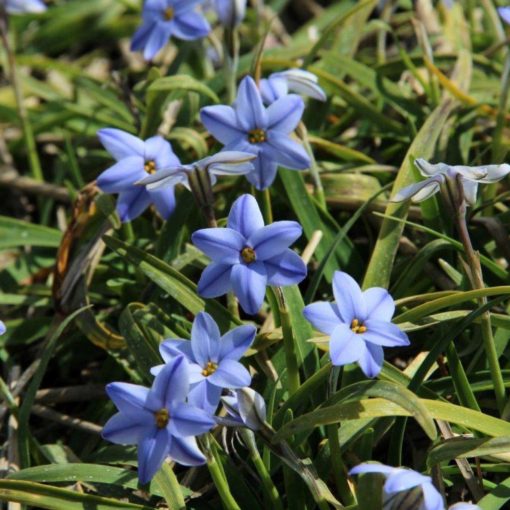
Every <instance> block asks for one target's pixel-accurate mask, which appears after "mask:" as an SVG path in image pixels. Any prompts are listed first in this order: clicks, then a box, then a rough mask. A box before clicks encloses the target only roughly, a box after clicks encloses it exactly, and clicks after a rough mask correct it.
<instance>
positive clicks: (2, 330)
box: [0, 321, 7, 335]
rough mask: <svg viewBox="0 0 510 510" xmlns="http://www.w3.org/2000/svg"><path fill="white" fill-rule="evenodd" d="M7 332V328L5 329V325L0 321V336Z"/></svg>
mask: <svg viewBox="0 0 510 510" xmlns="http://www.w3.org/2000/svg"><path fill="white" fill-rule="evenodd" d="M6 331H7V328H6V327H5V324H4V323H3V322H2V321H0V335H3V334H4V333H5V332H6Z"/></svg>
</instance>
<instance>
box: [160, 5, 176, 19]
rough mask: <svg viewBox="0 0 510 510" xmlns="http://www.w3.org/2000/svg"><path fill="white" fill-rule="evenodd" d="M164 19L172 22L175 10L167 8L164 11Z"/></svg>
mask: <svg viewBox="0 0 510 510" xmlns="http://www.w3.org/2000/svg"><path fill="white" fill-rule="evenodd" d="M163 17H164V18H165V20H166V21H170V20H172V19H173V18H174V9H173V7H167V8H166V9H165V10H164V11H163Z"/></svg>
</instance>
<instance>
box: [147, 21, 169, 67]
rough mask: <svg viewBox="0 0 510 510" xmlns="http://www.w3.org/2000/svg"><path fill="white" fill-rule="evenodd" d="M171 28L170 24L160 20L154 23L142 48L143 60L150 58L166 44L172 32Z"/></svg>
mask: <svg viewBox="0 0 510 510" xmlns="http://www.w3.org/2000/svg"><path fill="white" fill-rule="evenodd" d="M172 28H173V27H172V24H167V23H163V22H160V21H157V22H156V23H154V26H153V29H152V32H151V33H150V35H149V37H148V39H147V43H146V45H145V48H144V50H143V58H144V59H145V60H152V59H153V58H154V57H155V56H156V55H157V54H158V53H159V51H160V50H161V49H162V48H163V47H164V46H165V45H166V44H167V42H168V40H169V39H170V36H171V34H172Z"/></svg>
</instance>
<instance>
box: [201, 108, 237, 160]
mask: <svg viewBox="0 0 510 510" xmlns="http://www.w3.org/2000/svg"><path fill="white" fill-rule="evenodd" d="M200 119H201V120H202V123H203V124H204V126H205V128H206V129H207V131H209V133H211V135H213V136H214V138H216V140H218V142H220V143H222V144H224V145H226V144H230V143H232V142H234V141H236V140H240V139H244V138H246V132H245V131H244V130H243V129H242V128H241V127H240V126H239V124H238V122H237V116H236V112H235V110H234V109H233V108H232V107H230V106H225V105H217V106H206V107H205V108H202V109H201V110H200ZM239 150H242V149H239Z"/></svg>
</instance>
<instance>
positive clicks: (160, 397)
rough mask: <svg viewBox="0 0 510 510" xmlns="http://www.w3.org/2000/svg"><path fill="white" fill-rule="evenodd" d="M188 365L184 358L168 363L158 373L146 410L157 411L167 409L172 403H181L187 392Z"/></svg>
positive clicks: (177, 358)
mask: <svg viewBox="0 0 510 510" xmlns="http://www.w3.org/2000/svg"><path fill="white" fill-rule="evenodd" d="M188 377H189V376H188V363H187V361H186V359H185V358H184V356H176V357H175V358H174V359H172V360H170V361H168V362H167V363H166V365H165V366H164V367H163V368H162V369H161V371H160V372H159V373H158V375H157V376H156V378H155V379H154V382H153V383H152V388H151V390H150V392H149V395H148V398H147V402H146V408H147V409H150V410H151V411H154V412H156V411H159V410H160V409H162V408H166V409H169V410H170V408H171V407H172V405H173V404H174V403H178V402H183V401H184V400H185V399H186V397H187V395H188V392H189V379H188Z"/></svg>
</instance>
